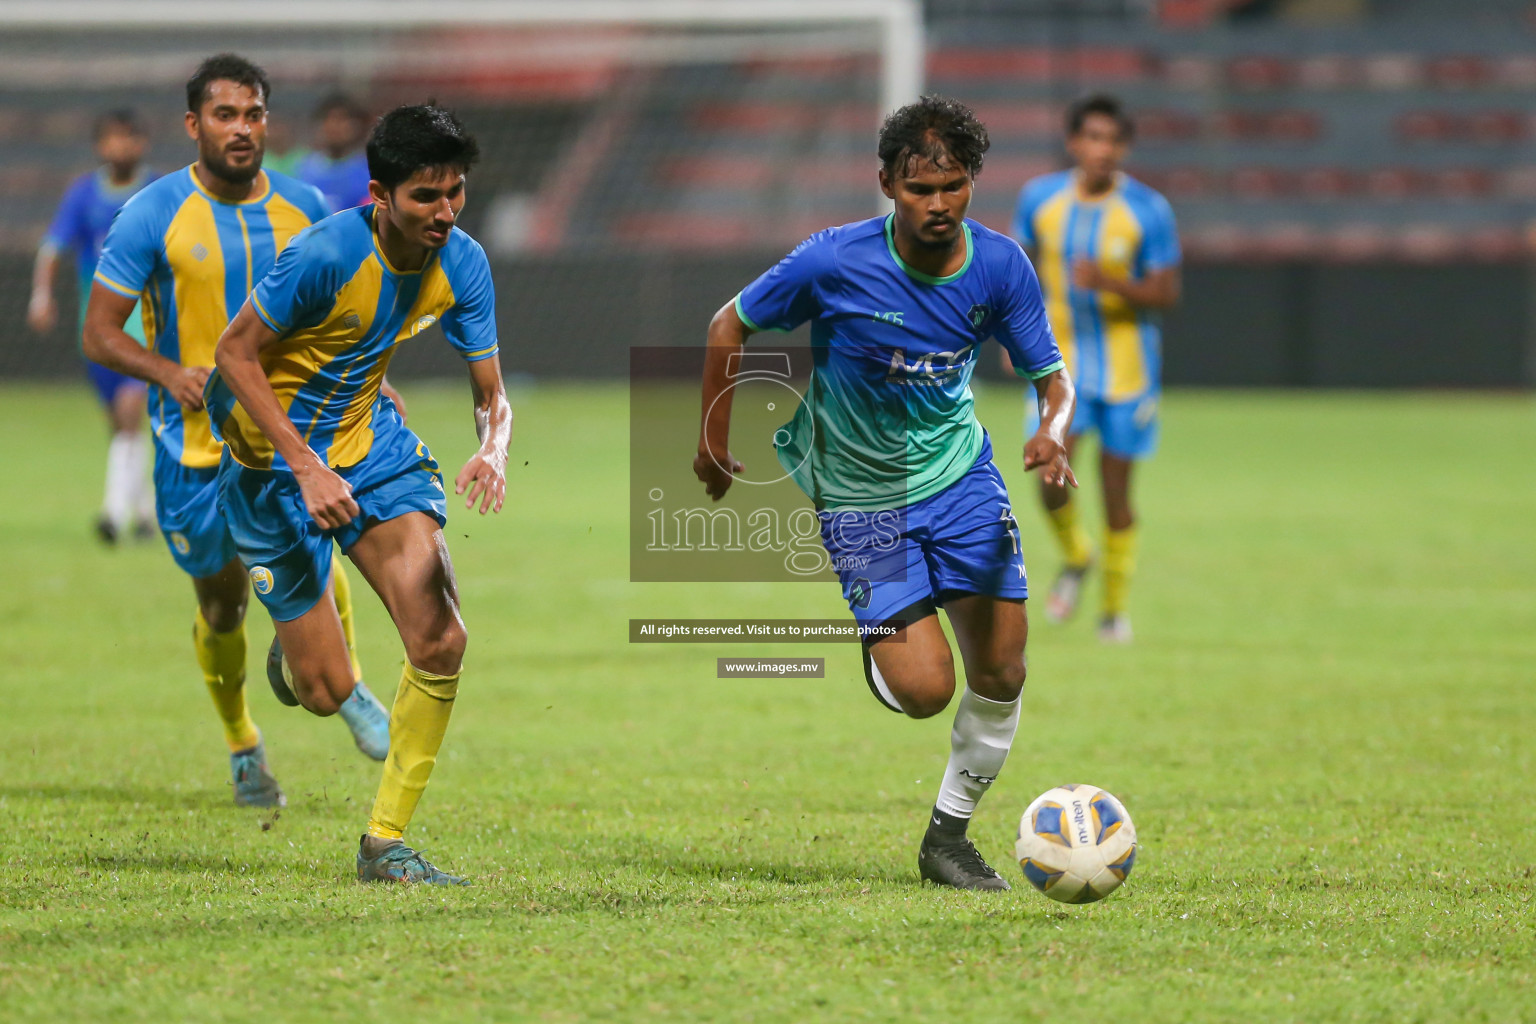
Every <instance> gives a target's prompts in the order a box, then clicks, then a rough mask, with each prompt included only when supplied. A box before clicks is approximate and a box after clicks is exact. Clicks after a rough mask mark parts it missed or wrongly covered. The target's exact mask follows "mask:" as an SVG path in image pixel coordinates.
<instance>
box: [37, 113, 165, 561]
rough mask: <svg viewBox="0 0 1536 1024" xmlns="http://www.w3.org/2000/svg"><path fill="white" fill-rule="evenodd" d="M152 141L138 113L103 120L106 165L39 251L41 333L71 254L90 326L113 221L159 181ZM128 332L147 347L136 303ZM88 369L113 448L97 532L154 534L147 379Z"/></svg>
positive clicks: (87, 180) (109, 536) (80, 182)
mask: <svg viewBox="0 0 1536 1024" xmlns="http://www.w3.org/2000/svg"><path fill="white" fill-rule="evenodd" d="M148 146H149V140H148V139H147V138H146V137H145V134H144V128H143V126H142V125H141V124H140V123H139V119H138V116H137V115H136V114H135V113H134V112H133V111H131V110H112V111H108V112H107V113H105V114H102V115H101V116H100V117H99V118H97V119H96V157H97V159H99V160H100V161H101V166H100V167H98V168H97V169H96V170H94V171H91V172H89V173H87V174H82V175H81V176H80V177H78V178H76V179H75V180H74V182H72V183H71V184H70V186H69V189H68V191H66V192H65V193H64V199H63V201H62V202H61V203H60V204H59V210H58V212H57V213H55V214H54V217H53V223H52V224H50V225H49V227H48V233H47V234H46V235H44V236H43V244H42V246H41V247H39V249H38V251H37V264H36V267H35V269H34V271H33V274H32V298H31V301H30V302H29V303H28V304H27V324H28V326H30V327H31V328H32V330H34V331H36V332H37V333H38V334H46V333H48V332H49V331H51V330H53V328H54V325H55V324H56V323H58V319H59V311H58V305H57V303H55V302H54V299H53V289H54V283H55V277H56V276H57V270H58V266H59V257H60V255H61V254H63V253H66V252H68V253H72V254H73V256H74V260H75V272H76V277H77V278H78V279H79V282H80V295H79V297H80V313H79V319H78V320H77V321H76V324H77V329H83V325H84V322H85V306H86V301H87V299H89V297H90V294H91V279H92V278H93V277H94V276H95V274H96V261H97V260H99V259H100V258H101V243H102V241H103V240H104V239H105V238H106V237H107V229H108V228H110V227H111V226H112V218H113V217H115V216H116V215H117V211H118V210H119V209H121V208H122V205H123V204H124V203H126V202H127V201H128V199H129V197H131V196H132V195H133V194H134V193H135V192H137V191H139V189H141V188H143V187H144V186H145V185H147V184H149V183H150V182H151V181H153V180H154V177H155V176H154V174H153V173H151V172H150V171H149V170H148V169H147V168H146V167H145V166H144V153H145V151H146V149H147V148H148ZM123 330H124V331H125V332H126V333H127V335H128V336H129V337H130V338H132V339H133V340H134V341H136V342H137V343H139V344H140V345H142V344H143V343H144V327H143V324H142V323H141V321H140V316H139V308H138V307H137V306H135V307H134V308H133V310H132V312H131V313H130V315H129V317H128V319H127V321H126V322H125V323H124V325H123ZM86 372H87V374H89V376H90V378H91V384H92V385H93V386H94V387H95V388H96V394H97V395H98V396H100V398H101V404H102V406H103V407H104V408H105V410H106V413H107V424H108V426H109V427H110V428H111V431H112V440H111V442H110V443H109V444H108V446H107V481H106V493H105V496H104V497H103V499H102V506H101V514H100V516H98V517H97V520H96V533H97V534H98V535H99V536H100V537H101V539H102V540H104V541H105V542H107V543H108V544H113V543H116V541H117V539H118V537H121V536H123V535H124V534H125V533H126V532H127V531H128V530H129V529H130V528H131V529H132V530H133V532H134V534H135V535H137V536H139V537H146V538H147V537H150V536H153V534H154V498H153V495H152V493H151V491H150V489H149V459H148V454H149V452H148V441H147V440H146V438H145V436H144V409H145V401H146V395H147V392H146V390H145V388H144V383H143V381H140V380H136V379H135V378H133V377H129V376H126V375H124V374H121V373H118V372H116V371H114V370H109V369H107V368H106V367H104V366H100V365H98V364H96V363H93V362H89V361H88V362H87V363H86Z"/></svg>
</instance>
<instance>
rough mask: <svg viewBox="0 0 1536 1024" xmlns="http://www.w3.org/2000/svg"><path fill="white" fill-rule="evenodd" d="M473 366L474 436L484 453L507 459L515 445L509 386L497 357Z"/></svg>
mask: <svg viewBox="0 0 1536 1024" xmlns="http://www.w3.org/2000/svg"><path fill="white" fill-rule="evenodd" d="M483 362H484V363H485V364H486V366H485V368H484V369H482V368H481V364H480V363H474V364H471V370H470V382H471V385H472V387H473V390H474V394H475V436H476V437H478V438H479V439H480V450H481V452H483V453H485V454H487V455H490V454H495V455H498V456H500V457H501V458H503V459H504V458H506V455H507V449H508V448H509V447H511V445H512V405H511V403H510V402H508V401H507V387H506V384H505V382H504V381H503V380H502V378H501V368H500V366H499V365H492V364H495V363H496V360H495V358H494V357H493V358H492V359H488V360H484V361H483Z"/></svg>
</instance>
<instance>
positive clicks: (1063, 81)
mask: <svg viewBox="0 0 1536 1024" xmlns="http://www.w3.org/2000/svg"><path fill="white" fill-rule="evenodd" d="M76 6H79V5H76ZM1222 8H1230V10H1226V9H1222ZM924 11H925V18H926V27H927V36H928V38H927V47H928V51H927V61H926V82H927V88H928V89H930V90H933V91H938V92H942V93H947V94H950V95H954V96H957V97H959V98H961V99H963V100H965V101H966V102H968V103H971V104H973V105H974V106H975V108H976V109H977V111H978V112H979V113H980V114H981V116H982V117H983V119H984V120H985V121H986V122H987V123H988V125H989V126H990V128H991V130H992V133H993V138H994V140H995V141H994V147H993V150H992V153H991V155H990V156H989V158H988V162H987V167H986V169H985V171H984V172H983V175H982V177H981V179H980V185H981V189H980V192H979V196H978V199H977V202H976V206H975V208H974V215H975V216H977V217H978V218H979V219H981V220H982V221H984V222H986V223H988V224H990V225H992V226H994V227H999V228H1006V227H1007V224H1008V220H1009V214H1010V209H1011V205H1012V201H1013V198H1014V196H1015V195H1016V193H1017V189H1018V187H1019V185H1020V184H1021V183H1022V182H1023V181H1024V180H1025V179H1026V178H1027V177H1029V176H1031V175H1034V174H1037V173H1040V172H1042V171H1045V170H1048V169H1051V168H1053V167H1055V166H1057V165H1058V161H1059V155H1060V147H1059V135H1060V120H1061V116H1060V115H1061V110H1062V108H1063V105H1064V104H1065V103H1066V102H1067V101H1069V100H1070V99H1071V98H1073V97H1075V96H1078V95H1080V94H1081V93H1083V92H1084V91H1087V90H1090V89H1105V90H1110V91H1113V92H1116V93H1119V94H1120V95H1122V96H1123V97H1124V98H1125V99H1126V100H1127V102H1128V103H1129V104H1130V105H1131V107H1132V109H1133V110H1134V111H1135V113H1136V114H1137V115H1138V118H1139V123H1140V140H1139V145H1138V146H1137V149H1136V151H1135V153H1134V156H1133V161H1132V168H1131V169H1132V171H1133V172H1134V173H1136V174H1138V175H1140V176H1141V177H1143V178H1144V179H1145V180H1147V181H1148V182H1150V183H1151V184H1153V185H1154V186H1156V187H1157V188H1159V189H1161V190H1163V191H1164V192H1165V193H1166V194H1167V195H1168V197H1169V198H1170V200H1171V201H1172V203H1173V205H1174V208H1175V210H1176V212H1177V214H1178V217H1179V223H1180V228H1181V232H1182V235H1183V241H1184V246H1185V251H1186V254H1187V258H1188V264H1187V288H1186V300H1185V302H1184V304H1183V307H1182V308H1181V309H1180V310H1179V311H1178V312H1177V313H1175V314H1174V315H1173V316H1172V317H1171V318H1170V324H1169V329H1168V332H1167V339H1166V374H1167V382H1168V383H1169V384H1171V385H1175V386H1177V385H1181V384H1184V385H1240V386H1323V387H1372V388H1374V387H1420V386H1447V385H1450V386H1470V387H1480V388H1523V387H1529V386H1530V385H1532V384H1533V383H1536V354H1533V353H1536V344H1533V340H1532V339H1533V335H1536V324H1533V313H1532V310H1533V301H1532V300H1533V294H1532V293H1533V283H1532V271H1531V266H1530V255H1531V250H1532V246H1533V244H1536V230H1533V227H1532V225H1533V211H1536V113H1533V109H1536V105H1533V104H1532V102H1531V101H1532V99H1533V97H1536V47H1533V45H1532V44H1533V42H1536V14H1533V5H1532V4H1530V3H1528V2H1523V0H1478V2H1477V3H1475V4H1469V3H1465V2H1456V0H1289V2H1284V0H1280V2H1268V0H1259V2H1249V3H1241V2H1235V3H1234V2H1230V0H1223V2H1220V3H1209V2H1205V0H1155V2H1154V0H929V2H928V3H927V4H926V6H925V8H924ZM783 28H785V29H786V30H793V29H794V28H795V26H783ZM539 31H540V32H543V33H545V36H546V37H547V38H550V39H556V40H557V42H558V39H559V38H561V37H556V36H552V35H548V33H549V31H550V30H539ZM817 33H823V38H824V42H825V45H823V46H821V47H820V48H819V49H816V48H812V49H813V51H814V52H810V53H809V54H806V53H800V54H797V53H795V52H793V51H792V50H789V49H786V48H784V47H780V48H779V49H778V50H773V51H765V54H764V55H748V57H747V59H741V60H720V61H711V60H709V59H696V58H689V59H680V60H677V61H675V62H671V63H669V62H667V61H665V60H651V61H649V62H648V63H645V64H643V65H631V64H626V62H625V61H624V60H623V59H622V58H619V57H616V56H614V54H617V53H620V52H622V50H623V47H624V45H625V43H626V41H630V42H632V41H633V40H634V39H635V38H637V37H638V36H640V35H643V32H642V31H641V30H636V29H614V28H600V29H594V30H590V31H588V32H587V33H586V34H585V35H584V44H585V45H588V47H589V50H588V51H582V52H592V53H596V54H599V56H597V57H595V58H593V59H590V60H582V59H572V60H569V61H565V62H559V61H551V62H545V63H541V64H530V63H528V62H527V61H526V59H525V55H526V54H527V53H528V52H530V51H529V49H528V47H529V46H530V44H529V42H528V38H529V35H530V33H528V32H519V30H517V29H507V28H501V29H492V30H483V31H482V30H475V31H473V32H471V31H470V30H452V29H448V30H442V31H441V32H439V33H437V35H436V36H435V37H433V38H432V39H431V40H429V45H427V46H425V47H423V48H422V51H421V52H420V53H418V54H417V57H418V58H419V59H415V60H407V61H403V62H402V61H397V60H391V59H389V58H388V55H389V53H390V52H391V50H390V47H391V46H394V45H397V44H396V43H391V42H389V41H388V40H383V41H380V39H379V38H377V37H369V36H367V35H366V34H364V35H362V36H360V35H359V33H358V32H357V31H356V30H346V31H342V30H324V31H318V32H313V33H307V34H306V35H304V36H303V43H302V45H297V44H296V43H295V41H294V37H293V35H292V33H283V32H278V31H270V30H268V31H261V30H252V31H243V32H241V33H240V34H239V35H238V37H237V41H236V40H232V39H231V36H230V34H228V33H225V32H220V31H215V30H206V29H205V30H191V31H184V32H178V33H175V34H166V33H157V32H151V31H147V30H137V31H130V32H129V33H128V34H126V35H125V32H124V31H121V30H107V29H103V30H83V29H78V28H75V29H70V30H68V31H59V30H57V29H49V28H46V27H31V28H28V27H22V28H17V29H15V30H7V32H6V33H5V36H6V38H5V39H4V40H3V41H0V56H3V58H4V59H3V60H0V198H3V203H0V322H4V323H6V324H9V325H11V326H10V329H8V330H7V331H5V332H4V334H3V336H0V375H3V376H6V377H63V378H69V377H73V376H74V375H76V373H77V365H78V364H77V356H76V354H75V346H74V344H73V338H72V334H71V332H72V331H73V324H74V320H73V318H72V317H68V316H66V317H63V318H62V319H61V326H60V327H59V329H58V330H56V331H55V332H54V334H53V335H52V336H49V337H45V338H37V337H34V336H32V335H31V334H30V333H29V332H28V331H27V330H26V328H25V327H24V310H25V302H26V296H27V284H28V279H29V273H30V264H31V261H32V258H33V253H34V251H35V247H36V244H37V241H38V239H39V237H40V235H41V232H42V230H43V228H44V226H45V224H46V221H47V218H48V217H49V216H50V215H51V213H52V211H53V209H54V207H55V204H56V203H57V200H58V198H59V196H60V194H61V193H62V190H63V188H64V186H65V184H66V183H67V181H68V180H69V179H70V178H71V177H72V176H73V175H74V174H76V173H79V172H80V171H83V170H85V169H87V168H89V167H90V166H91V165H92V158H91V154H90V148H89V143H88V135H89V129H90V124H91V119H92V117H93V116H94V115H95V114H96V113H97V112H98V111H100V110H102V109H105V108H107V107H110V106H120V105H123V104H131V105H133V106H135V107H137V108H138V109H139V110H140V111H141V112H142V113H143V114H144V115H145V117H146V118H147V119H148V120H149V121H150V122H151V124H152V126H153V137H154V146H153V150H152V161H153V163H154V165H155V166H156V167H158V168H160V169H169V168H173V167H178V166H181V165H183V164H184V163H186V162H188V161H189V160H190V155H191V150H190V146H189V144H188V143H187V141H186V140H185V138H184V137H183V135H182V131H181V124H180V114H181V104H180V102H179V101H178V99H177V97H178V95H179V92H180V89H179V83H180V81H181V80H182V79H183V78H184V76H185V74H186V73H187V70H188V69H190V68H191V67H192V65H193V64H194V63H195V60H196V59H197V57H198V56H199V55H202V54H205V53H206V52H211V51H213V50H216V49H220V48H228V47H231V46H232V45H233V46H234V47H235V48H237V49H240V50H241V51H243V52H245V53H248V54H250V55H251V56H253V57H255V58H257V59H258V60H263V61H265V62H266V63H267V64H268V66H269V70H270V71H271V73H272V77H273V79H274V85H275V93H274V103H273V111H274V112H273V122H274V130H276V131H282V132H286V133H287V134H288V136H289V137H290V138H291V139H293V140H294V141H295V142H296V143H298V144H301V145H302V144H303V142H304V141H305V140H306V139H307V137H308V134H309V130H310V126H309V123H308V112H309V109H310V107H311V106H312V104H313V103H314V102H315V101H316V100H317V99H318V98H319V97H320V96H321V95H322V94H324V93H325V92H327V91H329V90H330V89H332V88H333V87H336V86H341V87H344V88H347V89H349V90H351V91H353V92H355V93H356V94H357V95H358V96H360V97H361V98H362V99H363V100H364V102H365V103H366V104H367V105H368V106H369V107H370V108H371V109H373V110H375V111H378V110H382V109H385V108H387V107H388V106H389V105H391V104H393V103H396V102H399V101H403V100H416V99H421V98H423V97H425V96H429V95H430V96H436V97H438V98H440V99H442V100H443V101H445V102H448V103H452V104H453V105H455V106H456V107H457V108H458V109H459V110H460V111H461V112H462V114H463V115H464V117H465V119H466V120H467V121H468V123H469V124H470V126H471V127H472V128H473V129H474V130H475V131H477V132H478V133H479V134H480V136H481V138H482V140H483V141H484V143H485V160H484V163H483V166H482V167H481V168H480V169H479V170H478V171H477V173H476V175H475V177H474V180H473V185H472V191H471V204H470V207H469V210H468V211H467V214H466V216H465V220H464V223H465V226H466V227H467V228H468V230H469V231H470V232H471V233H474V234H476V235H477V236H478V237H480V238H481V239H482V241H485V242H486V244H487V247H488V248H489V249H490V250H491V251H492V254H493V259H494V261H495V266H496V272H497V285H498V291H499V295H500V315H501V318H502V325H501V326H502V330H503V336H504V338H505V339H506V340H507V342H508V343H509V346H510V349H509V350H510V352H513V353H515V355H514V356H512V357H511V358H509V359H508V371H509V372H512V373H523V374H527V375H530V376H532V377H535V378H554V377H591V376H606V377H621V376H623V374H624V373H625V372H626V370H627V367H628V359H627V350H628V348H629V347H630V346H632V345H637V344H638V345H675V344H689V343H693V342H696V341H702V337H703V330H704V326H705V324H706V323H707V321H708V317H709V315H710V313H711V312H712V311H713V310H714V309H716V308H717V307H718V306H719V305H720V304H721V303H722V302H723V301H724V300H725V299H727V298H729V297H730V296H731V295H732V294H733V293H734V292H735V291H736V290H737V289H738V288H739V287H740V286H741V285H742V284H743V283H745V282H746V281H748V280H750V279H751V278H752V277H753V276H754V275H755V274H756V273H757V272H758V271H759V270H760V269H761V268H762V267H763V266H764V264H765V263H766V262H767V261H770V260H772V259H774V258H776V257H777V256H778V255H780V254H782V253H783V252H784V251H785V250H786V249H787V248H789V247H790V246H791V245H793V244H794V243H795V242H796V241H797V240H798V239H799V238H801V237H803V236H804V235H805V234H806V233H808V232H809V231H811V230H814V229H815V228H818V227H820V226H824V225H826V224H830V223H837V222H841V221H845V220H850V219H854V218H858V217H862V216H867V215H869V214H870V213H871V212H872V211H873V196H874V192H873V184H872V182H873V174H874V164H873V159H872V155H871V154H872V150H873V134H874V126H875V124H876V123H877V120H878V109H877V107H878V102H877V91H876V78H877V76H876V74H875V73H874V70H873V65H874V62H875V57H874V56H873V55H871V54H869V53H867V52H866V53H862V54H861V53H849V54H847V55H839V53H838V50H837V45H836V35H835V33H834V32H833V30H830V29H825V28H820V29H818V28H814V27H806V28H804V30H803V31H801V33H800V36H799V38H814V37H815V36H816V34H817ZM827 33H833V34H830V35H828V34H827ZM532 34H533V35H534V36H535V37H538V35H539V33H538V32H534V33H532ZM469 36H473V37H474V40H473V41H474V43H475V44H476V45H477V46H478V47H479V52H485V50H486V48H487V47H490V48H494V47H495V46H496V45H497V41H498V40H501V41H505V42H507V43H508V46H509V47H510V49H509V50H508V53H509V56H508V58H507V59H506V61H504V62H500V63H498V62H496V61H494V60H493V61H490V62H485V61H482V62H481V63H479V64H474V63H473V62H471V63H469V64H468V65H466V64H465V62H463V61H460V60H453V61H444V60H441V59H436V60H435V63H434V59H433V55H441V54H443V53H447V52H453V51H454V50H455V47H462V46H463V45H466V42H467V38H468V37H469ZM125 40H127V41H128V42H129V43H130V44H131V45H129V46H128V47H127V49H128V50H132V51H134V52H133V53H131V54H130V53H127V52H125V47H124V43H125ZM602 40H608V41H610V42H612V43H613V46H611V47H607V48H606V49H605V48H604V47H602V46H600V45H596V43H600V42H601V41H602ZM519 46H520V47H522V48H521V49H518V47H519ZM594 47H595V48H594ZM423 54H424V55H425V56H423ZM381 55H382V56H381ZM61 276H62V277H64V278H66V281H65V291H66V293H67V291H68V290H69V289H71V288H72V283H71V282H70V281H68V280H67V275H61ZM61 298H63V299H64V300H65V301H66V303H68V302H70V301H72V300H70V299H69V296H68V295H67V294H65V295H62V296H61ZM61 308H63V309H72V308H73V307H72V305H68V304H66V305H64V306H62V307H61ZM990 370H991V368H990V366H989V367H988V372H990ZM457 372H458V371H457V369H456V368H455V366H454V364H453V357H452V355H451V353H449V352H448V351H447V349H446V348H444V347H442V346H435V345H430V344H416V345H412V346H407V347H406V348H405V349H404V350H402V352H401V353H400V354H399V357H398V360H397V364H396V373H397V375H404V376H410V375H421V374H431V375H439V374H455V375H456V374H457Z"/></svg>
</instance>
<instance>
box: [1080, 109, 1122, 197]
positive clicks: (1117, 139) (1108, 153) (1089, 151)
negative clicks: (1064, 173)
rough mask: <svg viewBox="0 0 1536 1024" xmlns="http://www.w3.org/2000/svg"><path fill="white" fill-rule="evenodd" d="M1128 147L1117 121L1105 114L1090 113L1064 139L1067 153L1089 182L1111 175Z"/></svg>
mask: <svg viewBox="0 0 1536 1024" xmlns="http://www.w3.org/2000/svg"><path fill="white" fill-rule="evenodd" d="M1130 148H1131V147H1130V144H1129V143H1128V142H1127V141H1126V140H1125V138H1124V136H1123V134H1122V133H1121V131H1120V125H1119V124H1118V123H1117V122H1116V121H1115V119H1114V118H1112V117H1110V116H1109V115H1108V114H1089V115H1088V116H1087V117H1085V118H1083V126H1082V128H1080V129H1079V130H1078V131H1077V133H1076V134H1075V135H1072V136H1070V137H1068V139H1067V153H1068V154H1070V155H1071V157H1072V162H1073V163H1075V164H1076V165H1077V168H1078V170H1080V171H1082V173H1083V176H1084V177H1085V178H1087V179H1088V182H1089V184H1091V185H1103V184H1105V183H1107V182H1108V181H1109V180H1110V179H1111V178H1113V177H1114V175H1115V172H1116V171H1118V170H1119V169H1120V165H1121V164H1123V163H1125V155H1126V153H1127V152H1128V151H1129V150H1130Z"/></svg>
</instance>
